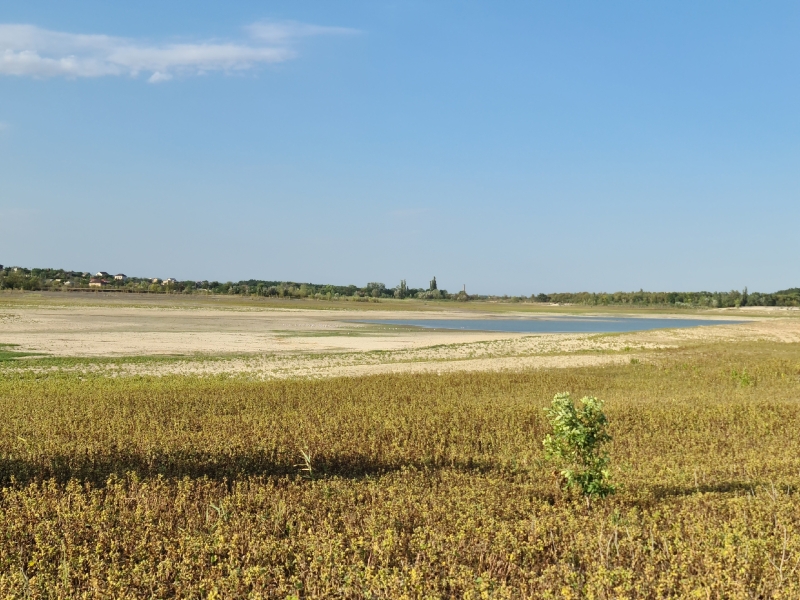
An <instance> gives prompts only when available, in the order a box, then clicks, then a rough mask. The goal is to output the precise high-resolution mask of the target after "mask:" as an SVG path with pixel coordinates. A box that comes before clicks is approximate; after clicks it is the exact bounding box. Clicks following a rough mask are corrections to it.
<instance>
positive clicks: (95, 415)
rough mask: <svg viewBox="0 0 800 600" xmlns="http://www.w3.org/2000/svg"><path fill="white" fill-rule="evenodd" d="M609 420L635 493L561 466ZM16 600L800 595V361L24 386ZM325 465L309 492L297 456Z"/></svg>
mask: <svg viewBox="0 0 800 600" xmlns="http://www.w3.org/2000/svg"><path fill="white" fill-rule="evenodd" d="M564 390H570V391H571V392H572V393H573V394H575V395H578V396H581V395H584V394H593V395H596V396H599V397H601V398H603V399H605V400H606V408H607V414H608V416H609V419H610V423H611V433H612V435H613V436H614V442H613V444H612V447H611V458H612V464H613V466H614V477H615V482H616V483H617V484H618V485H619V486H620V492H619V493H618V494H617V495H616V496H613V497H611V498H608V499H606V500H603V501H599V502H595V503H593V504H592V505H591V507H589V508H587V507H586V505H585V504H584V502H583V501H582V500H580V499H578V498H574V497H571V496H569V495H567V494H565V493H564V492H562V491H561V490H560V489H559V486H558V481H557V480H556V479H555V478H554V477H553V475H552V466H551V465H549V464H547V463H546V462H545V461H544V459H543V452H542V445H541V440H542V438H543V437H544V435H545V433H546V420H545V417H544V413H543V410H542V409H543V407H544V406H545V405H546V403H548V402H549V400H550V399H551V398H552V396H553V394H554V393H556V392H559V391H564ZM0 414H1V415H2V416H3V418H2V420H0V486H2V495H1V496H0V531H2V535H0V594H2V595H5V596H9V597H33V598H44V597H87V598H88V597H91V598H96V597H114V598H122V597H131V598H141V597H148V598H149V597H176V596H177V597H198V598H199V597H225V598H230V597H248V596H249V597H264V596H270V597H342V598H366V597H373V598H374V597H386V598H399V597H467V598H480V597H498V598H503V597H535V598H547V597H552V598H555V597H559V598H582V597H586V598H667V597H699V598H770V597H775V598H779V597H783V598H793V597H798V595H800V568H798V565H799V564H800V502H798V488H799V487H800V455H798V452H797V449H798V448H800V347H798V345H796V344H776V343H753V342H751V343H746V344H743V343H739V344H728V345H722V344H716V345H711V346H701V347H697V348H694V349H691V350H687V349H683V350H666V351H662V352H661V353H660V354H658V355H656V356H655V357H654V358H653V359H652V361H651V362H649V363H647V364H627V365H617V366H607V367H602V368H601V367H594V368H575V369H568V370H564V369H560V370H539V371H529V372H522V373H451V374H444V375H441V376H437V375H433V374H429V375H379V376H373V377H365V378H349V379H345V378H343V379H326V380H321V381H291V380H289V381H269V382H264V381H247V380H244V379H241V378H225V377H219V378H205V379H201V378H193V377H174V376H170V377H163V378H151V377H141V378H140V377H130V378H123V379H115V378H109V377H102V376H85V375H79V374H75V373H56V374H53V375H50V376H42V375H41V374H36V373H6V374H5V375H3V377H2V378H0ZM303 452H305V453H307V454H308V455H310V471H309V469H308V467H309V465H307V464H306V463H305V461H304V459H303V455H302V453H303Z"/></svg>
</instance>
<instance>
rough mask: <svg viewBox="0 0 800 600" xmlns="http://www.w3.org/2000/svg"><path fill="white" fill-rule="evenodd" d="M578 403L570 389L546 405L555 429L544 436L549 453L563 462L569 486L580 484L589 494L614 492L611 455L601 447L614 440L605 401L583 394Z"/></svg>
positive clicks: (562, 470)
mask: <svg viewBox="0 0 800 600" xmlns="http://www.w3.org/2000/svg"><path fill="white" fill-rule="evenodd" d="M580 404H581V406H580V407H576V406H575V403H574V402H573V401H572V398H571V397H570V395H569V393H562V394H556V396H555V398H553V402H552V404H551V405H550V407H549V408H548V409H546V412H547V417H548V419H549V421H550V425H551V426H552V428H553V432H552V433H551V434H548V435H547V436H546V437H545V438H544V448H545V453H546V455H547V457H548V458H549V459H551V460H556V461H558V462H559V463H560V464H561V467H562V469H561V476H562V477H563V479H564V483H565V485H566V486H567V487H568V488H578V489H579V490H580V491H581V493H582V494H583V495H584V496H585V497H586V501H587V504H588V502H589V500H590V498H591V497H593V496H597V497H600V498H603V497H605V496H608V495H609V494H613V493H614V491H615V487H614V486H613V485H611V483H610V482H609V479H610V473H609V471H608V462H609V459H608V455H607V454H606V453H605V452H604V451H603V449H602V447H603V445H604V444H606V443H607V442H610V441H611V436H610V435H609V434H608V432H607V431H606V426H607V424H608V419H606V415H605V413H603V402H602V400H598V399H597V398H594V397H592V396H586V397H584V398H581V401H580Z"/></svg>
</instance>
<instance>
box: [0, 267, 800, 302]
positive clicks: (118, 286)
mask: <svg viewBox="0 0 800 600" xmlns="http://www.w3.org/2000/svg"><path fill="white" fill-rule="evenodd" d="M93 281H95V282H97V281H102V288H103V289H105V290H107V291H119V292H144V293H161V294H225V295H240V296H261V297H267V298H270V297H271V298H287V299H291V298H297V299H301V298H310V299H316V300H351V301H356V302H371V301H372V302H377V301H380V300H381V299H390V298H396V299H405V298H416V299H421V300H455V301H462V302H464V301H468V300H483V301H489V302H514V303H518V302H526V303H532V302H533V303H553V304H582V305H588V306H626V305H627V306H674V307H680V306H685V307H704V308H731V307H739V306H800V288H790V289H786V290H781V291H778V292H774V293H769V294H768V293H760V292H748V291H747V288H745V289H744V290H742V291H741V292H740V291H737V290H733V291H730V292H645V291H643V290H639V291H638V292H614V293H595V292H577V293H557V294H535V295H531V296H493V295H468V294H467V293H466V291H464V290H462V291H460V292H458V293H457V294H451V293H449V292H448V291H447V290H440V289H439V286H438V284H437V283H436V278H435V277H434V278H433V279H432V280H431V281H430V283H429V284H428V287H427V289H424V288H411V287H408V285H407V284H406V281H405V279H403V280H401V281H400V283H399V284H398V285H396V286H394V287H387V286H386V285H385V284H383V283H378V282H370V283H368V284H367V285H365V286H363V287H358V286H356V285H344V286H343V285H323V284H314V283H297V282H293V281H266V280H261V279H248V280H246V281H237V282H232V281H227V282H224V283H223V282H219V281H174V280H161V279H153V278H146V277H128V278H125V279H120V280H117V279H114V276H113V275H109V276H108V277H102V278H96V277H94V276H93V275H92V274H91V273H88V272H80V271H67V270H64V269H26V268H23V267H7V268H0V289H6V290H51V291H59V290H69V289H75V290H83V289H87V290H88V289H96V288H90V287H89V286H90V283H91V282H93Z"/></svg>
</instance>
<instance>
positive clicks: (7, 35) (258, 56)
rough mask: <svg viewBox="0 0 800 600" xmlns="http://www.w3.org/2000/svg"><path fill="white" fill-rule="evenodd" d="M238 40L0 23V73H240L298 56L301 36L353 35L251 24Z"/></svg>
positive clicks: (153, 78) (154, 78)
mask: <svg viewBox="0 0 800 600" xmlns="http://www.w3.org/2000/svg"><path fill="white" fill-rule="evenodd" d="M245 31H246V32H247V34H248V37H247V38H245V39H243V40H238V41H218V40H212V41H199V42H191V43H152V42H148V41H142V40H135V39H130V38H123V37H115V36H109V35H98V34H75V33H65V32H60V31H51V30H48V29H42V28H40V27H36V26H35V25H14V24H5V25H3V24H0V75H16V76H20V77H25V76H27V77H39V78H46V77H59V76H60V77H68V78H78V77H104V76H122V75H125V76H131V77H137V76H138V75H140V74H149V77H148V79H147V80H148V81H149V82H151V83H158V82H162V81H168V80H170V79H172V78H173V77H174V76H176V75H192V74H200V73H206V72H210V71H224V72H232V71H242V70H247V69H252V68H254V67H257V66H259V65H264V64H274V63H280V62H284V61H287V60H290V59H292V58H294V57H296V56H297V52H296V50H295V49H294V47H293V44H294V43H295V42H296V41H297V40H298V39H299V38H302V37H309V36H318V35H342V34H351V33H355V30H352V29H346V28H343V27H323V26H320V25H310V24H307V23H296V22H269V21H263V22H259V23H254V24H253V25H250V26H248V27H246V28H245Z"/></svg>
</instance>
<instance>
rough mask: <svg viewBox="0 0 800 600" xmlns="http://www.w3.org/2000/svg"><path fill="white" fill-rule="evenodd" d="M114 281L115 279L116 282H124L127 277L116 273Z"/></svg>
mask: <svg viewBox="0 0 800 600" xmlns="http://www.w3.org/2000/svg"><path fill="white" fill-rule="evenodd" d="M114 279H116V280H117V281H126V280H127V279H128V277H127V275H125V274H124V273H117V274H116V275H114Z"/></svg>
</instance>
